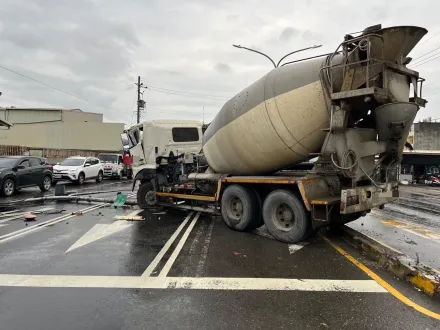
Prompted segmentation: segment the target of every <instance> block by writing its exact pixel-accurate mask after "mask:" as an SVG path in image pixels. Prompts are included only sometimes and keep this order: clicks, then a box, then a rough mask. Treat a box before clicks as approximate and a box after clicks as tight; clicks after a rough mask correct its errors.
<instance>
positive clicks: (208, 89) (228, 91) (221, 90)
mask: <svg viewBox="0 0 440 330" xmlns="http://www.w3.org/2000/svg"><path fill="white" fill-rule="evenodd" d="M165 85H168V86H174V87H178V88H188V87H189V88H191V89H195V90H201V91H203V90H206V91H216V92H227V93H235V92H234V91H231V90H226V89H217V88H199V87H195V86H193V87H191V86H180V85H174V84H165ZM156 88H162V87H156Z"/></svg>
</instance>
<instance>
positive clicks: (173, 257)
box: [159, 212, 201, 277]
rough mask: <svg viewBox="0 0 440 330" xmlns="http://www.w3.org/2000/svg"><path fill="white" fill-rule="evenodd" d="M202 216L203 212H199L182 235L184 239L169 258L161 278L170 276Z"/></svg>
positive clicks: (160, 275)
mask: <svg viewBox="0 0 440 330" xmlns="http://www.w3.org/2000/svg"><path fill="white" fill-rule="evenodd" d="M200 214H201V212H197V214H196V216H195V217H194V219H193V220H192V221H191V223H190V224H189V226H188V228H186V230H185V232H184V233H183V235H182V238H181V239H180V241H179V244H177V246H176V248H175V249H174V251H173V253H172V254H171V256H170V257H169V258H168V260H167V262H166V264H165V266H163V268H162V271H161V272H160V274H159V277H166V276H167V275H168V272H169V271H170V269H171V267H173V264H174V262H175V261H176V259H177V257H178V256H179V253H180V251H182V248H183V246H184V245H185V242H186V240H187V239H188V236H189V234H190V233H191V231H192V230H193V228H194V225H195V224H196V222H197V220H199V217H200Z"/></svg>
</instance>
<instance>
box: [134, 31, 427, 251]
mask: <svg viewBox="0 0 440 330" xmlns="http://www.w3.org/2000/svg"><path fill="white" fill-rule="evenodd" d="M426 33H427V30H426V29H424V28H421V27H415V26H396V27H389V28H382V27H381V25H376V26H372V27H368V28H366V29H364V31H363V32H360V33H357V34H350V35H346V36H345V37H344V38H343V40H342V41H341V43H340V44H339V45H338V46H337V47H336V49H335V51H334V52H332V53H330V54H324V55H322V56H314V57H312V58H305V59H301V60H296V61H294V62H290V63H289V64H287V65H284V66H281V67H278V68H275V69H274V70H272V71H270V72H269V73H267V74H266V75H265V76H263V77H262V78H261V79H259V80H258V81H256V82H255V83H253V84H252V85H250V86H249V87H247V88H245V89H244V90H243V91H241V92H240V93H238V94H237V95H236V96H234V97H233V98H232V99H230V100H229V101H227V102H226V104H225V105H224V106H223V108H222V109H221V110H220V111H219V113H218V114H217V116H216V117H215V118H214V120H213V121H212V122H211V123H210V124H209V125H208V126H207V127H206V126H204V125H203V124H202V123H200V122H187V121H174V122H168V123H163V122H162V123H157V122H156V123H154V122H150V123H144V124H140V125H137V126H135V127H132V128H130V129H129V130H127V131H126V135H127V136H128V141H129V143H130V146H129V148H130V149H131V150H130V152H131V153H132V154H133V155H134V156H135V159H136V158H137V159H138V162H137V163H136V164H135V165H134V166H135V168H134V171H135V182H134V185H135V184H136V182H140V185H139V189H138V192H137V200H138V204H139V206H140V207H141V208H150V207H156V206H157V205H161V206H166V207H175V208H180V209H184V210H198V211H203V212H209V213H219V214H221V216H222V218H223V220H224V222H225V223H226V225H227V226H229V227H230V228H232V229H234V230H238V231H250V230H253V229H255V228H257V227H259V226H262V225H263V224H264V225H265V226H266V227H267V229H268V231H269V232H270V234H271V235H272V236H273V237H274V238H275V239H277V240H280V241H283V242H288V243H295V242H298V241H301V240H303V239H304V238H306V237H307V236H308V235H311V234H312V233H313V232H314V231H315V230H316V229H318V228H320V227H323V226H332V225H340V224H344V223H347V222H349V221H353V220H356V219H358V218H359V217H361V216H364V215H366V214H367V213H368V212H370V211H371V209H373V208H376V207H379V208H382V207H383V206H384V205H385V204H386V203H389V202H391V201H393V200H394V199H395V198H396V197H397V196H398V175H399V170H398V169H399V164H400V161H401V157H402V152H403V147H404V144H405V142H406V139H407V136H408V133H409V130H410V127H411V125H412V123H413V121H414V119H415V116H416V114H417V111H418V110H419V108H420V107H423V106H425V104H426V100H425V99H423V98H422V85H423V81H424V79H423V78H421V77H420V76H419V73H418V72H416V71H414V70H411V69H409V68H408V67H407V65H408V64H409V63H410V61H411V58H410V57H408V54H409V53H410V51H411V50H412V49H413V48H414V47H415V46H416V44H417V43H418V42H419V41H420V40H421V39H422V37H423V36H424V35H425V34H426ZM126 139H127V137H126ZM311 158H315V159H316V161H315V162H314V163H313V165H312V168H311V169H310V170H304V169H305V167H304V166H303V165H304V161H307V160H309V159H311ZM135 162H136V161H135ZM134 185H133V187H134Z"/></svg>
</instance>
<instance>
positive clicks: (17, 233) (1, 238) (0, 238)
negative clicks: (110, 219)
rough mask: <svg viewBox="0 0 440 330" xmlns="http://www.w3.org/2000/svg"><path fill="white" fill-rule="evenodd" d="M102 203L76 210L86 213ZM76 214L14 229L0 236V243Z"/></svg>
mask: <svg viewBox="0 0 440 330" xmlns="http://www.w3.org/2000/svg"><path fill="white" fill-rule="evenodd" d="M104 205H106V203H101V204H97V205H93V206H90V207H87V208H85V209H82V210H79V211H77V212H82V213H87V212H90V211H93V210H95V209H99V208H101V207H103V206H104ZM76 216H77V215H63V216H61V217H57V218H55V219H50V220H47V221H44V222H41V223H38V224H36V225H33V226H30V227H26V228H24V229H20V230H16V231H14V232H12V233H9V234H6V235H3V236H0V243H4V242H7V241H9V240H11V239H14V238H17V237H20V236H23V235H26V234H29V233H31V232H34V231H35V230H38V229H40V228H43V227H47V226H50V225H53V224H55V223H58V222H61V221H64V220H67V219H70V218H73V217H76Z"/></svg>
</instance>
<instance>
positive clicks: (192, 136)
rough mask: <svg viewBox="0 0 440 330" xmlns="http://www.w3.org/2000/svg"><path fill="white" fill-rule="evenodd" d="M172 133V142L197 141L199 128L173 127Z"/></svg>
mask: <svg viewBox="0 0 440 330" xmlns="http://www.w3.org/2000/svg"><path fill="white" fill-rule="evenodd" d="M172 133H173V141H174V142H196V141H199V130H198V129H197V127H174V128H173V129H172Z"/></svg>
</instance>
